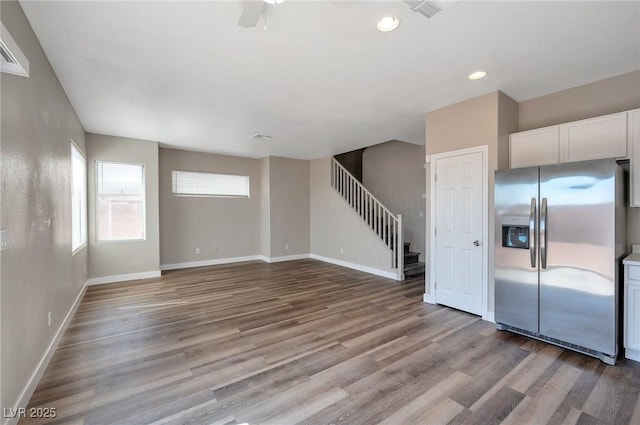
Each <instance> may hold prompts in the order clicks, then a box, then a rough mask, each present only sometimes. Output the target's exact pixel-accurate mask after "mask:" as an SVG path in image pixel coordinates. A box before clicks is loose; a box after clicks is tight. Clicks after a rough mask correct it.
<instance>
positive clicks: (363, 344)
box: [20, 260, 640, 425]
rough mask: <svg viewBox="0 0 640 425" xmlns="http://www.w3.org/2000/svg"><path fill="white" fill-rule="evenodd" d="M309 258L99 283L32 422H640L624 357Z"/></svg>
mask: <svg viewBox="0 0 640 425" xmlns="http://www.w3.org/2000/svg"><path fill="white" fill-rule="evenodd" d="M423 288H424V280H422V279H414V280H408V281H404V282H396V281H393V280H389V279H385V278H381V277H377V276H372V275H369V274H366V273H362V272H358V271H354V270H350V269H346V268H342V267H338V266H334V265H330V264H326V263H322V262H319V261H315V260H299V261H290V262H285V263H274V264H267V263H263V262H247V263H238V264H232V265H223V266H213V267H203V268H197V269H188V270H178V271H171V272H165V273H163V276H162V277H161V278H158V279H149V280H141V281H134V282H126V283H116V284H108V285H102V286H92V287H89V288H88V290H87V293H86V295H85V296H84V299H83V300H82V303H81V304H80V306H79V308H78V311H77V313H76V314H75V316H74V318H73V320H72V322H71V324H70V326H69V328H68V329H67V331H66V333H65V335H64V336H63V338H62V340H61V342H60V345H59V346H58V348H57V350H56V352H55V354H54V356H53V358H52V360H51V362H50V364H49V366H48V368H47V370H46V372H45V374H44V376H43V378H42V380H41V381H40V383H39V385H38V387H37V389H36V391H35V393H34V394H33V396H32V398H31V401H30V404H29V407H30V408H55V410H56V414H57V416H56V418H53V419H52V418H49V419H44V418H26V419H22V420H21V421H20V424H36V423H49V424H100V425H102V424H104V425H117V424H220V425H223V424H225V425H233V424H249V425H257V424H297V423H299V424H353V425H356V424H389V425H402V424H429V425H431V424H447V423H449V424H474V425H477V424H504V425H512V424H515V425H522V424H557V425H560V424H566V425H573V424H581V425H586V424H640V399H639V397H638V394H639V393H640V363H636V362H633V361H628V360H620V361H619V362H618V364H617V365H616V366H614V367H612V366H607V365H605V364H603V363H601V362H600V361H599V360H597V359H594V358H591V357H587V356H584V355H582V354H578V353H574V352H571V351H567V350H563V349H561V348H558V347H556V346H553V345H549V344H546V343H542V342H538V341H534V340H531V339H528V338H525V337H521V336H518V335H514V334H512V333H508V332H501V331H497V330H495V327H494V325H493V324H491V323H489V322H486V321H483V320H481V319H480V318H479V317H478V316H473V315H470V314H467V313H463V312H460V311H457V310H453V309H450V308H447V307H443V306H436V305H429V304H424V303H423V302H422V294H423Z"/></svg>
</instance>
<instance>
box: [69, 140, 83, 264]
mask: <svg viewBox="0 0 640 425" xmlns="http://www.w3.org/2000/svg"><path fill="white" fill-rule="evenodd" d="M86 243H87V160H86V159H85V158H84V156H82V153H81V152H80V151H79V150H78V148H77V147H76V145H74V144H73V141H71V251H72V252H73V253H74V254H75V253H76V252H77V251H78V250H79V249H80V248H82V247H83V246H84V245H85V244H86Z"/></svg>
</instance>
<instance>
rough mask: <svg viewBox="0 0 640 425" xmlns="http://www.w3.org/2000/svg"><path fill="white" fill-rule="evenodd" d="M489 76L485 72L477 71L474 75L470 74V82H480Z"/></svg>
mask: <svg viewBox="0 0 640 425" xmlns="http://www.w3.org/2000/svg"><path fill="white" fill-rule="evenodd" d="M486 76H487V73H486V72H485V71H476V72H474V73H472V74H469V77H468V78H469V79H470V80H479V79H480V78H484V77H486Z"/></svg>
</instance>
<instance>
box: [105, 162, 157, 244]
mask: <svg viewBox="0 0 640 425" xmlns="http://www.w3.org/2000/svg"><path fill="white" fill-rule="evenodd" d="M96 184H97V189H96V193H97V194H96V212H97V214H96V215H97V217H96V220H97V224H98V226H97V227H98V241H119V240H140V239H144V228H145V225H144V223H145V222H144V166H143V165H141V164H122V163H115V162H101V161H98V162H97V163H96Z"/></svg>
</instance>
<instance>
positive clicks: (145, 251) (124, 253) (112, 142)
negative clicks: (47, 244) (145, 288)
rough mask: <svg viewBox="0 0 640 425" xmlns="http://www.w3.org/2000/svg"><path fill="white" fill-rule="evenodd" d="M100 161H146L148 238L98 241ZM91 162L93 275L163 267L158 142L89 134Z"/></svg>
mask: <svg viewBox="0 0 640 425" xmlns="http://www.w3.org/2000/svg"><path fill="white" fill-rule="evenodd" d="M96 161H112V162H124V163H133V164H144V180H145V225H146V231H145V235H146V237H145V240H143V241H113V242H97V240H96V239H97V231H96V220H95V205H96V197H95V195H96V194H95V187H96V181H95V163H96ZM87 163H88V167H87V176H88V183H87V187H88V190H89V196H88V202H89V208H88V210H89V231H88V236H89V273H90V277H91V278H99V277H106V276H117V275H122V274H131V273H143V272H154V271H159V270H160V264H159V262H158V259H159V258H160V234H159V233H160V228H159V210H158V208H159V207H158V143H157V142H150V141H147V140H139V139H127V138H124V137H113V136H103V135H98V134H87Z"/></svg>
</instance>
